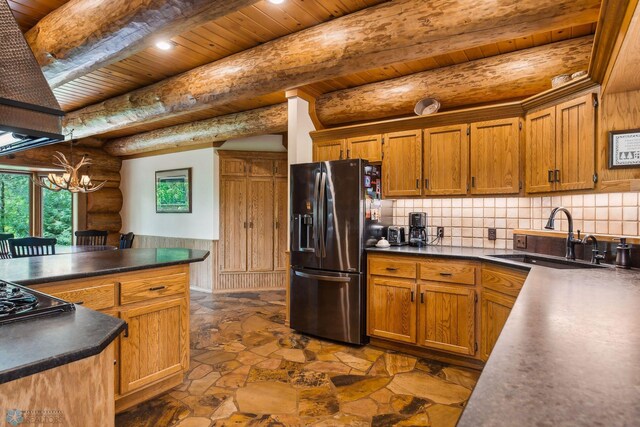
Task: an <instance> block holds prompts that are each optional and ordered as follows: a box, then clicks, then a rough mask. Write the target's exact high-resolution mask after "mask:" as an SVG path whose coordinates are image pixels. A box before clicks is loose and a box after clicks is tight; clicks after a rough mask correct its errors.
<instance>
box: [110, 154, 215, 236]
mask: <svg viewBox="0 0 640 427" xmlns="http://www.w3.org/2000/svg"><path fill="white" fill-rule="evenodd" d="M217 157H218V156H216V155H214V149H213V148H205V149H201V150H193V151H184V152H180V153H172V154H163V155H160V156H153V157H143V158H139V159H131V160H125V161H123V162H122V169H121V171H120V175H121V182H120V189H121V190H122V196H123V199H124V202H123V206H122V211H121V212H120V214H121V216H122V231H123V232H129V231H133V232H134V233H135V234H141V235H148V236H163V237H178V238H187V239H204V240H218V238H219V223H220V220H219V217H220V214H219V204H218V178H217V177H218V168H217ZM188 167H190V168H192V180H193V182H192V186H193V188H192V194H193V208H192V213H190V214H166V213H165V214H157V213H156V205H155V172H156V171H160V170H167V169H180V168H188Z"/></svg>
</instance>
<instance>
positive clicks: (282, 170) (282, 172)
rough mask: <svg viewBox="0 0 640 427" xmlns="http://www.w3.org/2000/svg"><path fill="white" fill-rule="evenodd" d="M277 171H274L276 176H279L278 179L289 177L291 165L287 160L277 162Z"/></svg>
mask: <svg viewBox="0 0 640 427" xmlns="http://www.w3.org/2000/svg"><path fill="white" fill-rule="evenodd" d="M274 163H275V165H276V167H275V169H274V173H273V175H274V176H278V177H285V178H286V177H288V176H289V163H288V162H287V159H278V160H275V162H274Z"/></svg>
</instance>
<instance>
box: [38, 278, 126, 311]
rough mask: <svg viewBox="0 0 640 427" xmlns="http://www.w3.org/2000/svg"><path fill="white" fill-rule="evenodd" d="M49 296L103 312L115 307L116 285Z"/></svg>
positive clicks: (54, 293) (53, 293) (56, 293)
mask: <svg viewBox="0 0 640 427" xmlns="http://www.w3.org/2000/svg"><path fill="white" fill-rule="evenodd" d="M50 295H52V296H54V297H56V298H60V299H62V300H65V301H69V302H72V303H74V304H79V305H82V306H84V307H87V308H91V309H93V310H103V309H105V308H111V307H113V306H114V305H115V303H116V285H115V284H114V283H110V284H106V285H101V286H93V287H90V288H81V289H73V290H69V291H61V292H52V293H51V294H50Z"/></svg>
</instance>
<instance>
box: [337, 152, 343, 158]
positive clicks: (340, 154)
mask: <svg viewBox="0 0 640 427" xmlns="http://www.w3.org/2000/svg"><path fill="white" fill-rule="evenodd" d="M342 153H343V151H342V150H340V158H339V159H338V160H342Z"/></svg>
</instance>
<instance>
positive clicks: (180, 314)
mask: <svg viewBox="0 0 640 427" xmlns="http://www.w3.org/2000/svg"><path fill="white" fill-rule="evenodd" d="M121 317H122V320H124V321H125V322H127V324H128V325H129V331H128V333H126V334H124V335H123V336H122V338H121V340H120V354H121V366H120V391H121V393H122V394H126V393H128V392H130V391H133V390H136V389H139V388H141V387H143V386H145V385H147V384H150V383H152V382H154V381H156V380H159V379H161V378H164V377H166V376H168V375H171V374H174V373H176V372H180V371H181V370H183V369H187V368H188V360H189V330H188V327H189V321H188V320H189V317H188V313H187V301H186V299H185V298H178V299H173V300H169V301H162V302H157V303H155V304H150V305H146V306H142V307H136V308H131V309H129V310H124V311H122V312H121Z"/></svg>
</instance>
